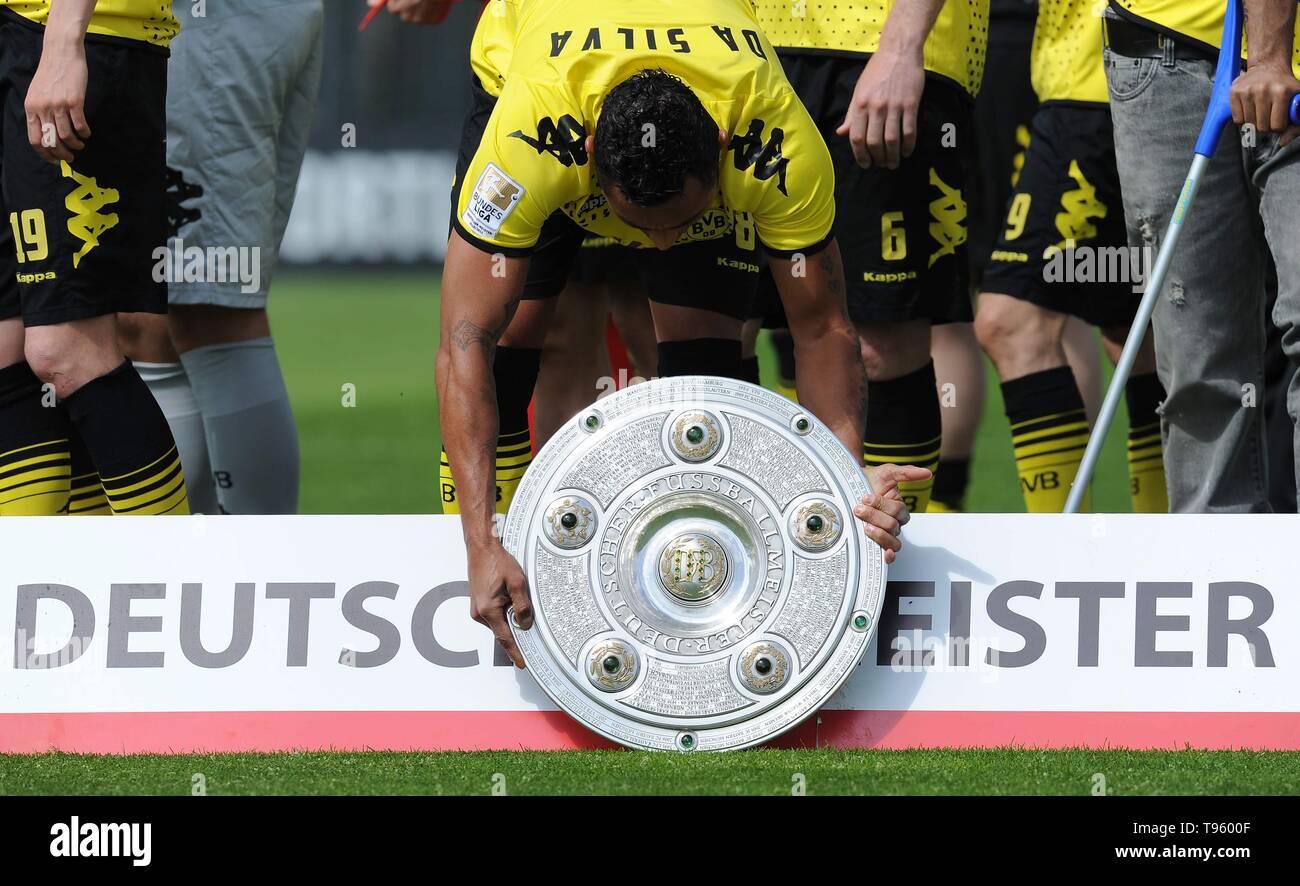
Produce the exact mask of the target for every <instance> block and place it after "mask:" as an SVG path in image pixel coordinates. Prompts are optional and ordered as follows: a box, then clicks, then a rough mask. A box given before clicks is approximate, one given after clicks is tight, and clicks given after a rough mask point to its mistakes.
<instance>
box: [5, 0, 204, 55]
mask: <svg viewBox="0 0 1300 886" xmlns="http://www.w3.org/2000/svg"><path fill="white" fill-rule="evenodd" d="M217 2H220V0H217ZM0 9H8V10H9V11H11V12H15V13H17V14H18V15H21V16H22V17H23V18H25V19H28V20H29V21H33V22H35V23H36V24H38V25H44V24H45V21H46V19H48V18H49V16H50V0H0ZM180 29H181V26H180V23H179V22H178V21H177V20H176V16H174V15H172V0H95V11H94V13H93V14H92V15H91V17H90V27H88V28H87V29H86V33H88V34H98V35H100V36H103V37H121V38H123V39H126V40H139V41H140V42H142V43H149V44H151V45H153V46H162V47H166V46H167V45H168V44H170V43H171V41H172V38H173V37H175V36H176V33H177V32H178V31H179V30H180Z"/></svg>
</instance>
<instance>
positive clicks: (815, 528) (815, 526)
mask: <svg viewBox="0 0 1300 886" xmlns="http://www.w3.org/2000/svg"><path fill="white" fill-rule="evenodd" d="M804 525H805V526H807V527H808V531H809V532H813V533H817V532H821V531H822V528H823V527H824V526H825V525H826V521H825V520H823V519H822V518H821V517H819V516H817V515H816V514H813V515H812V516H811V517H809V518H808V520H807V522H806V523H804Z"/></svg>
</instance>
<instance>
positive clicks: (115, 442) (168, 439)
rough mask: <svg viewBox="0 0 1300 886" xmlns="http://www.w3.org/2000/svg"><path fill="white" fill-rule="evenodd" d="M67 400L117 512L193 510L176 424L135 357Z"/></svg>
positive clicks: (114, 510)
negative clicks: (171, 424)
mask: <svg viewBox="0 0 1300 886" xmlns="http://www.w3.org/2000/svg"><path fill="white" fill-rule="evenodd" d="M65 406H66V408H67V410H68V416H69V418H71V419H72V424H73V426H74V427H75V428H76V430H77V432H78V433H79V434H80V435H81V439H82V440H83V441H84V442H85V444H86V451H87V452H89V453H90V459H91V461H92V462H93V464H94V467H95V471H96V472H97V473H98V474H99V477H100V481H101V483H102V484H103V487H104V495H105V496H106V497H107V499H108V505H109V507H110V508H111V509H112V512H113V513H114V514H130V515H133V516H136V515H151V514H172V515H179V514H188V513H189V512H190V508H189V501H188V499H186V497H185V472H184V471H183V470H182V469H181V459H180V455H179V453H178V452H177V451H176V441H175V440H174V439H172V432H171V428H170V427H168V425H167V419H166V418H165V417H164V416H163V414H162V409H160V408H159V407H158V402H157V401H156V400H154V397H153V394H152V393H150V391H149V386H148V385H146V384H145V383H144V381H143V379H141V378H140V375H139V373H137V372H136V370H135V367H134V366H132V365H131V362H130V361H129V360H127V361H123V363H122V365H121V366H119V367H117V368H116V369H114V370H113V371H112V372H110V373H108V374H107V375H101V376H100V377H99V378H97V379H94V380H93V381H90V382H87V383H86V384H84V385H82V386H81V388H80V389H78V390H77V392H76V393H74V394H73V395H72V396H71V397H68V398H67V400H66V401H65ZM83 479H84V476H83Z"/></svg>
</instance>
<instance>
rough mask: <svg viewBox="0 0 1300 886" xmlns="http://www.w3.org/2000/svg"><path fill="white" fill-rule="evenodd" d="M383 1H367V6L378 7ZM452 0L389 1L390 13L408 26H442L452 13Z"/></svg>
mask: <svg viewBox="0 0 1300 886" xmlns="http://www.w3.org/2000/svg"><path fill="white" fill-rule="evenodd" d="M382 2H383V0H366V5H367V6H372V7H373V6H378V5H379V4H380V3H382ZM451 4H452V0H388V6H387V9H388V11H389V12H390V13H392V14H393V15H395V16H397V17H398V18H400V19H401V20H402V21H404V22H406V23H407V24H408V25H437V24H441V23H442V21H443V19H445V18H446V17H447V13H449V12H451Z"/></svg>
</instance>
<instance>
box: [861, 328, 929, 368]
mask: <svg viewBox="0 0 1300 886" xmlns="http://www.w3.org/2000/svg"><path fill="white" fill-rule="evenodd" d="M858 341H859V343H860V344H861V347H862V364H863V366H864V368H865V369H866V371H867V379H868V380H870V381H888V380H889V379H892V378H900V377H901V376H904V375H909V374H910V373H913V372H915V371H916V370H918V369H920V368H921V367H923V366H925V364H926V363H928V362H930V324H929V322H928V321H912V322H907V323H888V324H859V325H858Z"/></svg>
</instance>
